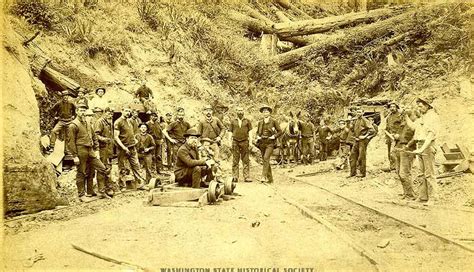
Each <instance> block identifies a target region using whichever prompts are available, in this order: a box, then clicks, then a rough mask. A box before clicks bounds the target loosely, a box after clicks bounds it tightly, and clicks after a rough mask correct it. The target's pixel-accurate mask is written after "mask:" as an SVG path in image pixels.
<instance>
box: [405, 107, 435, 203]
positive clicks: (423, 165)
mask: <svg viewBox="0 0 474 272" xmlns="http://www.w3.org/2000/svg"><path fill="white" fill-rule="evenodd" d="M417 105H418V109H419V111H420V114H421V117H420V118H419V119H418V120H416V121H415V122H413V121H412V120H411V119H410V118H409V117H405V120H406V122H407V124H408V125H409V126H410V127H411V128H412V129H415V135H414V136H413V139H414V140H415V142H416V149H415V150H414V151H413V153H414V154H415V155H417V157H418V160H419V162H420V169H421V175H420V177H421V178H422V183H421V184H420V188H419V191H418V201H420V202H427V201H428V183H430V184H431V187H432V189H433V191H432V195H433V198H434V199H435V200H437V198H438V192H439V190H438V184H437V183H436V180H435V177H434V175H435V173H434V159H435V152H436V149H435V140H436V137H437V136H438V134H439V124H440V118H439V116H438V114H437V113H436V111H435V110H434V108H433V106H432V105H431V103H429V102H428V101H427V100H426V99H422V98H418V99H417Z"/></svg>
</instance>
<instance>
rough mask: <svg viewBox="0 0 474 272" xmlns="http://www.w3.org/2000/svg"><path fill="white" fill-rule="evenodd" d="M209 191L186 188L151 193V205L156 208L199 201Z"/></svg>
mask: <svg viewBox="0 0 474 272" xmlns="http://www.w3.org/2000/svg"><path fill="white" fill-rule="evenodd" d="M206 192H207V189H194V188H186V189H184V190H174V189H173V190H170V191H164V192H162V191H161V189H153V190H151V191H150V196H149V199H148V200H149V203H150V204H151V205H154V206H163V205H169V204H171V203H176V202H182V201H192V200H198V199H199V198H200V197H201V196H202V195H203V194H205V193H206Z"/></svg>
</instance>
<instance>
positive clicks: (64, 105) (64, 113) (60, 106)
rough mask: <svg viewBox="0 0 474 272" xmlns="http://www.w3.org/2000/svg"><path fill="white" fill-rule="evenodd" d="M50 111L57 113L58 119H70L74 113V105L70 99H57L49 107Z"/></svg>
mask: <svg viewBox="0 0 474 272" xmlns="http://www.w3.org/2000/svg"><path fill="white" fill-rule="evenodd" d="M51 112H53V113H54V114H56V115H58V117H59V119H60V120H63V121H70V120H72V119H73V118H74V116H75V115H76V106H75V105H74V103H72V102H71V101H64V100H59V101H58V102H57V103H56V104H54V106H53V107H52V108H51Z"/></svg>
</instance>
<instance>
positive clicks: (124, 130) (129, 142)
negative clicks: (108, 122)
mask: <svg viewBox="0 0 474 272" xmlns="http://www.w3.org/2000/svg"><path fill="white" fill-rule="evenodd" d="M114 130H118V131H119V136H118V137H119V139H120V141H121V142H122V144H123V145H125V146H126V147H131V146H134V145H135V144H136V143H137V142H136V139H135V134H134V133H133V126H132V124H131V122H130V121H129V120H128V119H127V118H125V117H123V116H121V117H120V118H119V119H117V121H115V124H114Z"/></svg>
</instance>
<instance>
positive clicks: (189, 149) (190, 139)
mask: <svg viewBox="0 0 474 272" xmlns="http://www.w3.org/2000/svg"><path fill="white" fill-rule="evenodd" d="M200 136H201V135H200V134H199V132H198V131H197V129H195V128H190V129H188V130H187V131H186V132H185V133H184V137H185V139H186V142H185V143H184V144H183V145H181V147H180V148H179V149H178V152H177V153H178V154H177V161H176V169H175V171H174V174H175V180H176V182H177V183H178V184H179V185H180V186H191V187H193V188H200V187H201V181H202V178H203V177H206V182H209V181H211V180H212V179H213V178H214V176H213V174H212V170H211V166H212V165H213V164H214V163H215V162H214V160H205V159H201V158H200V156H199V151H198V146H199V144H200V143H199V137H200Z"/></svg>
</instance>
